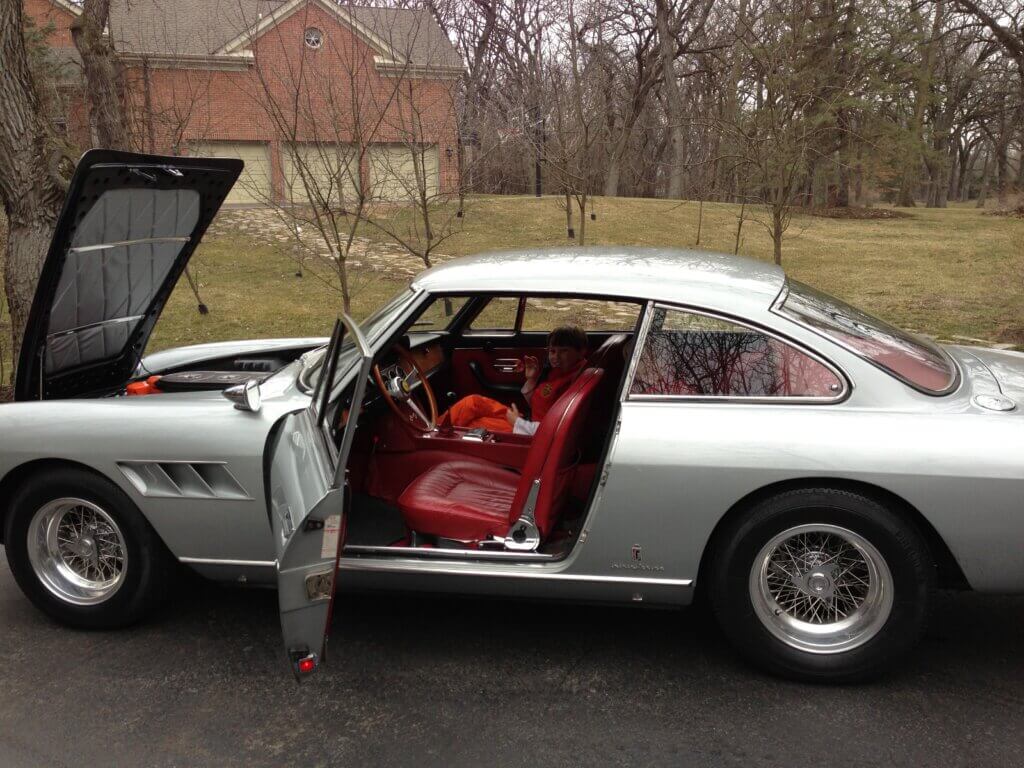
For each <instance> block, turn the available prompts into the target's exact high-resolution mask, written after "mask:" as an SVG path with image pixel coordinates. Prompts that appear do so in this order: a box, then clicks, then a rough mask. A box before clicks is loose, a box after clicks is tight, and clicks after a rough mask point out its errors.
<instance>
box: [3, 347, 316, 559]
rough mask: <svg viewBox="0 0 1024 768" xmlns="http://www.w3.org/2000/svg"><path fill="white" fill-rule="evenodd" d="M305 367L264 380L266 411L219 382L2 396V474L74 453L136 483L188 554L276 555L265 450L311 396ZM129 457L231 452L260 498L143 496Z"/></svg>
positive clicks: (238, 472) (231, 464) (230, 459)
mask: <svg viewBox="0 0 1024 768" xmlns="http://www.w3.org/2000/svg"><path fill="white" fill-rule="evenodd" d="M297 369H298V366H297V364H292V365H290V366H288V367H287V368H286V369H285V370H283V371H282V372H280V373H279V374H278V375H276V376H272V377H270V378H269V379H268V380H267V381H265V382H264V383H263V385H262V389H263V396H264V402H263V407H262V409H261V410H260V412H258V413H245V412H242V411H239V410H236V409H235V407H234V405H233V404H232V403H231V402H229V401H228V400H226V399H225V398H223V397H222V396H221V395H220V393H219V392H196V393H174V394H164V395H160V396H158V397H116V398H98V399H85V400H54V401H43V402H23V403H10V404H7V405H3V406H0V435H3V450H2V451H0V477H6V476H7V474H8V473H9V472H11V471H12V470H14V469H16V468H18V467H20V466H22V465H24V464H26V463H28V462H32V461H38V460H45V459H51V460H52V459H58V460H63V461H68V462H74V463H76V464H80V465H83V466H85V467H89V468H91V469H93V470H95V471H96V472H98V473H99V474H101V475H103V476H104V477H106V478H108V479H109V480H110V481H111V482H113V483H114V484H115V485H117V486H119V487H120V488H121V489H122V490H123V491H124V492H125V493H127V494H128V496H129V497H130V498H132V500H133V501H134V502H135V503H136V504H137V505H138V507H139V509H140V510H142V512H143V513H144V514H145V515H146V517H147V519H148V520H149V521H150V523H151V524H152V525H153V527H154V529H155V530H156V531H157V533H158V534H159V535H160V537H161V538H162V539H163V540H164V542H165V543H166V544H167V546H168V547H169V548H170V550H171V551H172V552H173V553H174V554H175V555H177V556H179V557H205V558H229V559H241V560H273V557H274V554H273V546H272V543H271V540H270V536H269V530H270V527H269V523H268V518H267V508H266V503H265V501H264V499H265V493H264V482H263V452H264V445H265V443H266V440H267V435H268V433H269V431H270V429H271V427H272V426H273V425H274V423H275V422H276V421H277V420H278V419H279V418H281V417H282V416H284V415H285V414H287V413H290V412H292V411H296V410H299V409H301V408H305V407H306V406H308V404H309V397H308V396H307V395H305V394H303V393H302V392H300V391H299V390H298V389H297V388H296V386H295V375H296V372H297ZM128 461H167V462H172V461H197V462H201V461H222V462H225V464H226V466H227V468H228V470H229V471H230V472H231V474H232V475H233V476H234V477H235V478H236V480H237V481H238V483H239V484H240V485H241V486H242V487H243V488H245V489H246V491H247V493H248V494H249V495H250V496H251V499H249V500H242V499H210V500H197V499H191V498H148V497H143V496H142V495H141V494H140V493H139V491H138V490H137V489H136V488H135V486H134V485H133V484H132V483H131V482H130V481H129V480H128V479H127V478H126V477H125V476H124V474H123V473H122V472H121V470H120V469H119V468H118V463H119V462H128Z"/></svg>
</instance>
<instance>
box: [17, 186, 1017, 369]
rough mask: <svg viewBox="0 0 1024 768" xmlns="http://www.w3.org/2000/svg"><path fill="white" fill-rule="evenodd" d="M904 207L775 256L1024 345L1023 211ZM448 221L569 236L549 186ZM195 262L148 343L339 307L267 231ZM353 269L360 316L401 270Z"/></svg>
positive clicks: (626, 214) (725, 232)
mask: <svg viewBox="0 0 1024 768" xmlns="http://www.w3.org/2000/svg"><path fill="white" fill-rule="evenodd" d="M697 209H698V206H697V204H696V203H693V202H686V203H679V202H672V201H663V200H644V199H621V198H619V199H604V198H597V199H596V201H595V206H594V210H595V212H596V214H597V219H596V221H591V220H589V219H588V221H587V222H586V223H587V243H588V244H609V245H611V244H619V245H671V246H678V247H686V248H689V247H694V246H695V238H696V231H697ZM738 211H739V206H735V205H728V204H721V203H706V204H705V205H704V221H703V227H702V237H701V242H700V245H699V246H698V247H700V248H702V249H707V250H713V251H725V252H728V253H731V252H732V250H733V245H734V241H735V229H736V215H737V213H738ZM754 213H756V212H755V211H753V210H752V209H748V214H754ZM907 213H908V214H909V218H900V219H882V220H877V219H875V220H848V219H843V220H836V219H825V218H818V217H810V216H799V217H796V218H794V220H793V223H792V225H791V227H790V231H789V233H788V234H787V237H786V242H785V245H784V254H783V266H784V267H785V268H786V270H787V272H788V273H789V274H790V275H792V276H794V277H796V278H798V279H800V280H803V281H805V282H808V283H811V284H813V285H815V286H817V287H819V288H822V289H824V290H826V291H829V292H831V293H834V294H836V295H838V296H840V297H842V298H844V299H846V300H848V301H850V302H851V303H853V304H856V305H859V306H861V307H863V308H865V309H867V310H869V311H871V312H874V313H876V314H878V315H881V316H882V317H885V318H886V319H888V320H891V321H893V322H895V323H897V324H900V325H903V326H906V327H909V328H912V329H915V330H919V331H923V332H926V333H929V334H932V335H935V336H939V337H941V338H951V337H953V336H968V337H975V338H980V339H988V340H991V341H994V342H1011V343H1015V344H1024V290H1022V281H1024V220H1020V219H1015V218H1009V217H998V216H990V215H982V213H981V212H979V211H977V210H975V209H974V208H973V207H954V208H949V209H945V210H934V209H933V210H928V209H924V208H918V209H913V210H908V211H907ZM460 224H461V227H462V229H461V230H460V231H459V232H457V233H456V234H455V235H454V236H452V237H451V238H450V239H449V240H448V241H447V242H445V243H444V244H443V246H442V247H441V249H440V250H441V251H443V252H444V253H448V254H453V255H462V254H467V253H474V252H477V251H481V250H488V249H495V248H516V247H528V246H561V245H565V246H570V245H571V242H570V241H567V240H566V238H565V229H564V227H565V216H564V213H563V212H562V211H561V210H560V209H559V208H558V207H557V205H556V201H555V199H554V198H542V199H540V200H538V199H535V198H532V197H480V198H474V199H472V200H471V201H470V203H469V205H468V207H467V212H466V216H465V218H463V219H462V220H460ZM367 234H370V233H367ZM740 253H741V254H745V255H748V256H753V257H755V258H759V259H770V258H771V241H770V239H769V238H768V236H767V233H766V231H765V230H764V228H763V227H761V226H760V225H759V224H758V223H756V222H755V221H750V220H748V221H747V222H746V225H745V227H744V233H743V240H742V242H741V245H740ZM193 267H194V270H195V272H196V274H197V277H198V279H199V282H200V285H201V289H200V290H201V293H202V296H203V299H204V301H205V302H206V303H207V304H208V305H209V307H210V313H209V314H208V315H200V314H199V313H198V312H197V311H196V309H195V304H196V302H195V299H194V298H193V296H192V293H191V291H190V290H189V287H188V284H187V282H185V281H184V280H183V281H182V282H181V284H180V285H179V286H178V288H177V289H176V291H175V293H174V295H173V296H172V298H171V301H170V303H169V304H168V307H167V309H166V311H165V313H164V316H163V317H162V318H161V321H160V323H159V324H158V325H157V330H156V333H155V335H154V338H153V340H152V342H151V345H150V349H151V350H153V349H159V348H164V347H168V346H174V345H177V344H184V343H191V342H198V341H210V340H217V339H228V338H246V337H260V336H281V335H307V334H313V335H324V334H327V333H328V332H329V330H330V324H331V323H330V318H331V316H332V315H333V313H335V312H336V311H337V310H338V308H339V307H340V296H339V294H338V293H337V292H336V291H335V290H333V289H331V288H330V287H328V286H327V285H325V284H324V283H323V282H321V281H319V280H317V279H316V278H315V277H314V276H313V275H311V274H309V273H308V272H307V275H306V276H305V277H303V278H301V279H300V278H296V277H295V276H294V273H295V264H294V262H293V261H292V259H291V258H290V257H289V255H288V249H287V248H286V247H285V246H282V245H280V244H277V243H274V242H273V241H272V240H270V239H269V238H262V237H258V236H256V235H252V234H241V233H237V232H228V233H224V232H221V233H219V234H217V235H212V236H209V237H208V238H207V239H206V240H204V242H203V244H202V245H201V246H200V248H199V250H198V251H197V253H196V255H195V257H194V259H193ZM353 282H354V283H355V286H354V288H353V313H354V314H355V315H356V316H363V315H365V314H366V313H367V312H369V311H370V310H372V309H373V308H374V307H376V306H377V305H379V304H380V303H381V302H382V301H383V300H384V299H385V298H386V297H387V296H389V295H391V294H392V293H394V292H395V291H397V290H398V289H399V288H400V287H401V286H402V285H403V284H404V283H405V282H406V278H404V277H399V276H393V275H388V274H387V272H381V271H377V272H369V271H364V272H360V271H359V270H354V272H353ZM0 330H2V329H0ZM7 369H8V370H9V369H10V366H9V365H8V366H7Z"/></svg>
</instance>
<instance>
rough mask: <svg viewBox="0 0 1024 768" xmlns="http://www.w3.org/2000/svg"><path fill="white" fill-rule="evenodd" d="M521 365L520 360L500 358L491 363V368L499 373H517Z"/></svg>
mask: <svg viewBox="0 0 1024 768" xmlns="http://www.w3.org/2000/svg"><path fill="white" fill-rule="evenodd" d="M520 364H521V363H520V361H519V358H516V357H499V358H498V359H497V360H495V361H494V362H493V363H491V367H492V368H494V370H496V371H498V372H499V373H515V372H516V371H517V370H518V369H519V366H520Z"/></svg>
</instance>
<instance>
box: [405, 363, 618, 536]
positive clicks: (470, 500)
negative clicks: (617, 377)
mask: <svg viewBox="0 0 1024 768" xmlns="http://www.w3.org/2000/svg"><path fill="white" fill-rule="evenodd" d="M601 379H602V371H601V370H599V369H594V368H588V369H587V370H585V371H584V372H583V373H582V374H580V377H579V378H578V379H577V380H576V382H575V383H574V384H573V386H572V388H571V389H570V390H569V391H568V392H566V394H565V395H563V396H562V397H561V398H560V399H559V400H558V402H557V403H555V405H554V406H553V407H552V408H551V410H550V411H548V413H547V415H546V416H545V417H544V420H543V421H542V422H541V424H540V427H539V429H538V430H537V433H536V434H535V435H534V436H533V440H532V442H531V444H530V448H529V451H528V453H527V455H526V460H525V463H524V464H523V469H522V473H521V474H517V473H516V472H514V471H513V470H508V469H502V468H498V467H485V465H483V464H481V463H478V462H474V461H469V462H467V461H464V460H457V461H450V462H442V463H440V464H435V465H434V466H433V467H432V468H431V469H429V470H427V471H426V472H423V473H422V474H420V475H418V476H417V477H416V479H415V480H413V481H412V482H411V483H410V484H409V486H408V487H407V488H406V489H405V491H404V492H403V493H402V494H401V496H400V497H399V499H398V507H399V509H400V510H401V513H402V517H403V519H404V520H405V523H406V525H407V526H408V527H409V528H410V529H411V530H413V531H416V532H417V533H426V534H431V535H434V536H440V537H444V538H449V539H457V540H459V541H463V542H467V543H468V542H476V541H481V540H483V539H486V538H488V537H489V536H491V535H496V536H499V537H503V536H504V535H505V534H506V533H507V532H508V529H509V526H510V524H511V523H512V522H514V521H515V520H516V519H518V517H519V515H520V514H521V512H522V510H523V507H524V505H525V503H526V501H527V497H528V495H529V492H530V488H531V487H532V485H533V484H534V482H535V481H536V480H539V481H540V492H539V494H538V497H537V505H536V509H535V513H534V519H535V522H536V524H537V528H538V529H539V530H540V532H541V537H542V538H543V537H545V536H547V534H548V533H550V531H551V528H552V527H553V525H554V523H555V521H556V520H557V518H558V515H559V513H560V511H561V508H562V506H563V504H564V502H565V500H566V498H567V496H568V494H569V491H570V490H571V485H572V479H573V470H574V468H575V466H576V463H577V461H578V458H579V455H580V449H581V437H582V435H583V431H584V426H585V424H586V419H587V415H588V411H589V409H590V407H591V404H592V402H593V395H594V393H595V391H596V390H597V388H598V385H599V383H600V381H601Z"/></svg>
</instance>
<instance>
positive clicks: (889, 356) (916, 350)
mask: <svg viewBox="0 0 1024 768" xmlns="http://www.w3.org/2000/svg"><path fill="white" fill-rule="evenodd" d="M779 312H780V313H781V314H783V315H785V316H786V317H789V318H790V319H792V320H796V321H797V322H798V323H801V324H803V325H806V326H808V327H810V328H812V329H813V330H815V331H818V332H819V333H821V334H822V335H824V336H826V337H828V338H830V339H832V340H834V341H836V342H837V343H839V344H841V345H842V346H844V347H846V348H847V349H849V350H851V351H853V352H855V353H856V354H858V355H860V356H861V357H863V358H864V359H865V360H867V361H868V362H870V363H873V364H875V365H877V366H878V367H879V368H881V369H882V370H884V371H887V372H889V373H890V374H892V375H893V376H895V377H896V378H898V379H900V380H901V381H904V382H906V383H907V384H909V385H911V386H912V387H915V388H916V389H919V390H921V391H923V392H927V393H929V394H933V395H941V394H944V393H946V392H948V391H950V390H951V389H952V388H953V387H954V386H955V385H956V382H957V377H958V373H957V368H956V365H955V364H954V363H953V361H952V360H951V359H950V358H949V356H948V355H947V354H946V353H945V352H943V351H942V349H941V347H939V345H938V344H936V343H935V342H933V341H931V340H930V339H926V338H923V337H921V336H917V335H915V334H912V333H909V332H907V331H904V330H901V329H899V328H896V327H895V326H892V325H889V324H888V323H886V322H885V321H884V320H879V319H878V318H877V317H872V316H871V315H869V314H867V313H866V312H862V311H861V310H859V309H857V308H855V307H851V306H850V305H849V304H847V303H845V302H843V301H840V300H839V299H836V298H834V297H832V296H829V295H828V294H825V293H822V292H821V291H817V290H815V289H814V288H811V287H810V286H807V285H804V284H803V283H799V282H797V281H795V280H790V281H789V294H788V295H787V296H786V300H785V301H784V302H783V303H782V306H781V307H779Z"/></svg>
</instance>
